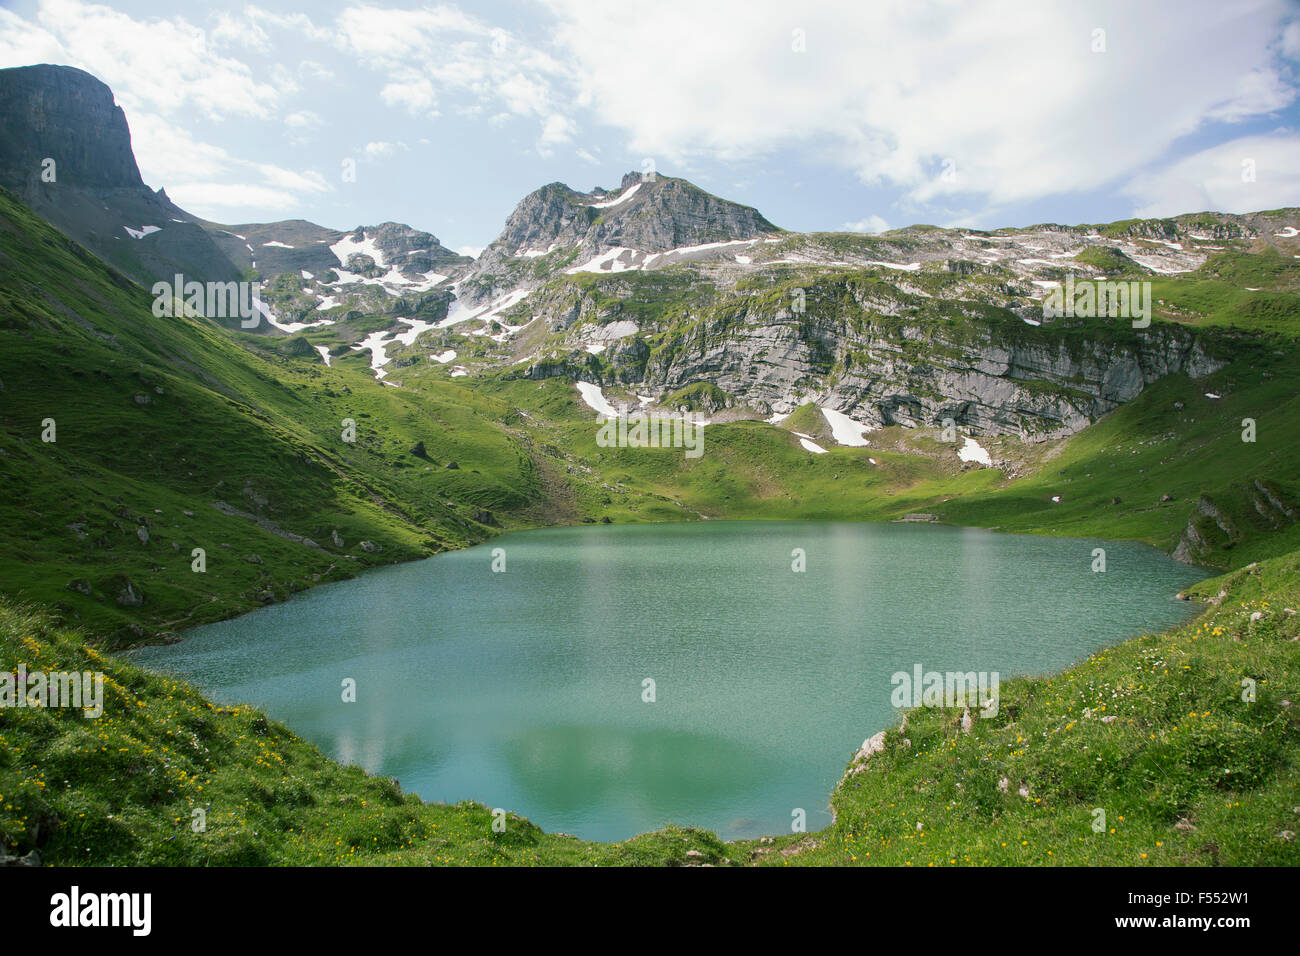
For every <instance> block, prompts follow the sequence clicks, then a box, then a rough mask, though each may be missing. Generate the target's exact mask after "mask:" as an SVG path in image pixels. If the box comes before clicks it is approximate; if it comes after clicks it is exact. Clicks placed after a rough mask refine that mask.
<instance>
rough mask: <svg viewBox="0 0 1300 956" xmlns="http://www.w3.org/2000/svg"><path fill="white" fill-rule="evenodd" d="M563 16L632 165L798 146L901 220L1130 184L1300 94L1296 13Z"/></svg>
mask: <svg viewBox="0 0 1300 956" xmlns="http://www.w3.org/2000/svg"><path fill="white" fill-rule="evenodd" d="M546 2H547V4H548V6H549V7H550V8H551V10H552V11H553V12H554V14H555V15H556V18H557V20H558V24H557V27H556V31H555V35H556V40H557V43H558V44H559V46H560V47H561V48H563V49H565V50H567V51H568V55H569V57H570V58H571V59H572V61H573V64H574V71H575V72H576V74H577V75H578V77H579V79H578V82H579V85H580V89H579V94H578V99H579V101H581V102H585V103H589V104H590V106H591V108H592V109H593V110H594V111H595V113H596V114H597V115H598V117H599V118H600V119H602V120H603V121H604V122H606V123H609V124H612V125H613V126H615V127H618V128H621V129H623V130H624V131H625V132H626V135H627V137H628V149H629V152H631V153H633V154H637V155H647V156H653V157H655V158H656V159H658V160H659V161H660V162H661V164H663V163H667V162H673V163H679V164H680V163H681V162H682V161H683V160H686V159H690V158H691V157H697V156H698V157H705V158H708V159H712V160H728V159H740V158H754V157H761V156H763V155H764V154H768V153H772V152H775V151H777V150H781V149H797V150H799V151H800V152H801V153H802V154H804V155H806V156H810V157H812V158H815V159H816V160H819V161H826V162H830V163H833V164H835V165H838V166H840V167H843V168H849V169H852V170H854V171H856V172H857V174H858V175H859V177H860V178H861V179H862V180H863V181H864V182H866V183H868V184H873V185H874V184H885V185H889V186H892V187H894V188H896V189H898V190H900V193H901V196H902V203H901V205H902V207H903V208H915V207H916V206H919V205H921V204H928V203H933V202H936V201H939V202H941V203H942V204H943V205H945V206H959V207H970V206H974V207H979V206H984V207H990V206H998V205H1005V204H1011V203H1017V202H1025V201H1031V200H1034V199H1037V198H1040V197H1043V196H1047V195H1055V194H1060V193H1063V192H1068V191H1072V190H1079V191H1084V190H1089V189H1096V188H1101V187H1104V186H1106V185H1111V184H1114V183H1117V182H1122V181H1124V180H1125V179H1127V178H1128V177H1130V176H1132V175H1133V174H1134V172H1135V171H1137V170H1140V169H1143V168H1146V167H1147V166H1149V165H1150V164H1151V163H1153V162H1156V161H1158V160H1159V159H1160V158H1161V157H1162V156H1164V155H1165V154H1166V153H1167V152H1168V151H1169V149H1170V148H1171V147H1172V146H1174V145H1175V144H1176V143H1177V142H1178V141H1179V140H1180V139H1181V138H1183V137H1185V136H1187V135H1188V134H1190V133H1192V132H1194V131H1197V130H1198V129H1201V128H1203V127H1204V126H1206V124H1207V123H1210V122H1214V121H1237V120H1241V119H1244V118H1246V117H1250V116H1258V115H1261V114H1266V113H1269V112H1271V111H1274V110H1277V109H1280V108H1281V107H1283V106H1285V105H1287V104H1288V103H1291V102H1292V101H1293V100H1294V98H1295V96H1296V92H1297V91H1296V83H1295V73H1294V71H1292V70H1291V69H1290V68H1289V67H1288V66H1287V65H1286V64H1285V63H1283V62H1282V61H1281V60H1280V59H1279V56H1280V54H1281V52H1282V51H1283V49H1292V48H1294V47H1296V46H1300V39H1298V38H1297V37H1296V36H1294V35H1293V32H1292V28H1291V27H1286V26H1285V24H1284V22H1283V21H1284V20H1285V19H1286V18H1287V16H1288V14H1289V12H1290V11H1291V10H1292V8H1290V7H1289V6H1288V5H1287V3H1286V2H1285V0H1250V2H1246V3H1239V4H1223V3H1221V2H1219V0H1162V2H1147V3H1142V4H1134V3H1130V2H1126V0H1102V2H1099V3H1095V4H1092V5H1090V6H1089V7H1087V8H1085V7H1083V6H1082V5H1076V4H1054V3H1041V4H1038V3H1022V2H1016V0H981V2H971V3H962V4H956V3H942V2H933V3H929V4H921V3H916V2H903V0H890V2H878V3H862V2H860V0H838V2H826V3H820V4H817V5H815V6H809V5H796V4H793V3H787V2H782V0H715V2H712V3H708V4H703V3H698V2H695V0H690V2H686V0H665V2H662V3H657V4H653V5H645V4H614V3H609V4H599V5H592V4H589V3H585V2H583V0H546ZM683 24H689V26H688V27H684V26H683ZM1098 27H1101V28H1102V29H1104V30H1105V31H1106V32H1105V52H1093V39H1094V34H1093V31H1094V29H1096V28H1098ZM796 29H798V30H802V31H804V32H803V36H804V38H805V43H806V47H805V52H796V51H795V50H794V48H793V47H794V46H796V45H797V44H795V43H794V42H793V41H794V39H795V37H794V33H793V31H795V30H796ZM1284 30H1285V31H1287V32H1285V33H1284ZM616 40H621V41H622V42H615V41H616ZM945 172H947V173H948V175H943V174H944V173H945Z"/></svg>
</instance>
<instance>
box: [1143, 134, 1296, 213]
mask: <svg viewBox="0 0 1300 956" xmlns="http://www.w3.org/2000/svg"><path fill="white" fill-rule="evenodd" d="M1297 156H1300V134H1297V133H1282V134H1277V135H1272V136H1247V137H1243V138H1241V139H1236V140H1233V141H1231V142H1228V143H1223V144H1221V145H1219V146H1215V147H1212V148H1210V149H1206V150H1203V151H1201V152H1199V153H1196V154H1194V155H1192V156H1188V157H1187V158H1185V159H1183V160H1180V161H1178V162H1175V163H1173V164H1172V165H1169V166H1165V167H1162V168H1160V169H1158V170H1156V171H1151V172H1147V173H1143V174H1142V175H1139V176H1137V177H1135V178H1134V179H1133V180H1132V182H1130V183H1129V184H1128V185H1127V186H1126V187H1125V189H1124V192H1125V193H1127V194H1128V195H1130V196H1132V197H1133V199H1134V203H1135V209H1134V214H1135V215H1138V216H1173V215H1177V214H1179V213H1184V212H1202V211H1205V210H1215V211H1219V212H1237V213H1241V212H1256V211H1258V210H1261V209H1277V208H1280V207H1283V206H1300V167H1298V166H1297V165H1296V157H1297ZM1252 176H1253V181H1252V180H1251V178H1250V177H1252Z"/></svg>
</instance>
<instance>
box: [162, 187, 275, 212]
mask: <svg viewBox="0 0 1300 956" xmlns="http://www.w3.org/2000/svg"><path fill="white" fill-rule="evenodd" d="M167 195H169V196H170V197H171V198H172V201H173V202H174V203H176V205H178V206H183V207H184V208H185V209H187V210H189V211H190V212H193V213H197V214H198V215H200V216H202V217H204V218H205V219H216V220H218V221H220V219H221V215H220V213H221V212H222V211H223V210H231V209H238V210H245V209H257V210H269V211H274V210H285V209H292V208H294V206H295V205H296V204H297V203H298V197H297V196H294V195H293V194H292V193H288V192H285V191H284V190H281V189H273V188H271V187H270V186H258V185H248V184H243V183H182V184H181V185H179V186H175V187H169V188H168V190H167Z"/></svg>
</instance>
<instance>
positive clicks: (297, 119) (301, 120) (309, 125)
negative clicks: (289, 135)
mask: <svg viewBox="0 0 1300 956" xmlns="http://www.w3.org/2000/svg"><path fill="white" fill-rule="evenodd" d="M284 125H285V126H288V127H291V128H293V129H315V128H316V127H317V126H320V125H321V118H320V116H319V115H317V114H316V113H313V112H312V111H311V110H298V111H296V112H294V113H290V114H289V115H288V116H286V117H285V118H284Z"/></svg>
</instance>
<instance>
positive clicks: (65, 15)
mask: <svg viewBox="0 0 1300 956" xmlns="http://www.w3.org/2000/svg"><path fill="white" fill-rule="evenodd" d="M3 25H4V28H5V29H4V34H5V35H4V39H3V41H0V66H25V65H28V64H32V63H42V62H54V63H62V64H67V65H69V66H77V67H80V68H82V69H84V70H86V71H87V72H89V73H93V74H94V75H95V76H97V77H99V78H100V79H101V80H103V81H104V82H105V83H107V84H108V85H109V86H110V87H112V89H113V94H114V96H115V97H116V98H117V101H118V102H119V103H120V104H121V105H122V106H123V107H124V108H126V109H127V110H128V111H130V112H143V111H146V110H151V111H154V112H158V113H162V114H165V115H166V114H171V113H175V112H178V111H181V110H187V111H188V110H198V111H200V112H201V113H203V114H205V115H206V116H208V117H210V118H222V117H229V116H253V117H267V116H270V115H272V114H273V113H274V111H275V109H276V107H277V105H278V102H279V97H280V94H279V91H278V90H277V88H276V87H275V86H274V85H272V84H269V83H263V82H259V81H258V80H256V79H254V77H253V73H252V70H251V69H250V68H249V67H248V65H247V64H245V63H243V62H242V61H240V60H237V59H234V58H233V57H229V56H222V55H220V54H218V53H217V52H216V51H215V50H214V49H213V48H212V47H210V46H209V44H208V41H207V35H206V34H205V33H204V31H203V30H202V29H201V28H199V27H197V26H195V25H194V24H192V23H190V22H189V21H188V20H186V19H184V18H183V17H179V16H176V17H170V18H167V17H158V18H152V19H150V20H147V21H144V20H135V19H132V18H131V17H130V16H128V15H126V14H124V13H119V12H117V11H116V10H112V9H110V8H109V7H106V6H101V5H99V4H93V3H83V2H81V0H40V3H39V4H38V5H37V7H36V15H35V21H34V22H25V21H19V20H17V18H16V17H14V16H13V15H12V14H6V16H5V19H4V24H3ZM218 29H223V28H222V27H221V24H220V23H219V24H218ZM223 35H224V34H223Z"/></svg>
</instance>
